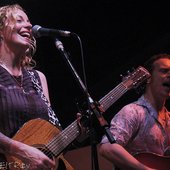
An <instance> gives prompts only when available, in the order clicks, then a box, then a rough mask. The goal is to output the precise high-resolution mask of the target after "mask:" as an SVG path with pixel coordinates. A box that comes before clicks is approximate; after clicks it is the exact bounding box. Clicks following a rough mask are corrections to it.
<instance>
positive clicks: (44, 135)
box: [6, 119, 74, 170]
mask: <svg viewBox="0 0 170 170" xmlns="http://www.w3.org/2000/svg"><path fill="white" fill-rule="evenodd" d="M59 133H60V130H59V129H58V128H57V127H55V126H53V125H52V124H50V123H49V122H48V121H46V120H43V119H33V120H30V121H28V122H27V123H25V124H24V125H23V126H22V127H21V129H20V130H19V131H18V132H17V133H16V134H15V136H14V137H13V138H12V139H14V140H17V141H20V142H22V143H25V144H27V145H30V146H34V147H36V148H38V149H40V150H41V148H44V146H45V145H47V144H48V143H49V142H50V141H51V139H53V138H54V137H55V136H56V135H58V134H59ZM52 158H53V159H55V160H56V168H55V169H56V170H74V169H73V167H72V166H71V165H70V164H69V163H68V162H67V161H66V160H65V159H64V157H63V155H62V154H60V155H59V156H57V157H53V156H52ZM6 159H7V162H8V165H9V164H10V170H15V169H23V166H24V167H26V169H29V165H26V164H24V163H23V162H21V161H20V160H18V159H17V158H15V157H12V156H6ZM63 165H64V166H63Z"/></svg>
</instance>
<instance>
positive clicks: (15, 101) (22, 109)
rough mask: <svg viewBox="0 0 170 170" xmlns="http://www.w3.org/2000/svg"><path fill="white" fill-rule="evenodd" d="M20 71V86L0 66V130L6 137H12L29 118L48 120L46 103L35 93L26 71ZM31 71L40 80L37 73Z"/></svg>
mask: <svg viewBox="0 0 170 170" xmlns="http://www.w3.org/2000/svg"><path fill="white" fill-rule="evenodd" d="M22 72H23V78H22V79H21V83H22V88H21V87H20V86H19V83H18V82H17V81H16V79H15V78H14V77H13V76H11V75H10V74H9V73H8V71H6V70H5V69H4V68H3V67H1V66H0V132H2V133H3V134H5V135H6V136H8V137H13V135H14V134H15V133H16V132H17V131H18V130H19V128H20V127H21V126H22V125H23V124H24V123H25V122H27V121H28V120H30V119H34V118H42V119H45V120H48V111H47V105H46V104H45V103H44V101H43V100H42V99H41V97H40V95H39V94H38V93H37V91H36V89H35V87H34V84H33V83H32V81H31V78H30V77H29V75H28V73H27V71H26V70H25V69H23V70H22ZM33 72H34V74H35V75H36V78H37V79H39V82H40V78H39V76H38V73H37V72H36V71H35V70H33ZM20 78H21V77H20ZM23 89H24V90H23Z"/></svg>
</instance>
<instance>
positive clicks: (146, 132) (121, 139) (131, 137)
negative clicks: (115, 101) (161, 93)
mask: <svg viewBox="0 0 170 170" xmlns="http://www.w3.org/2000/svg"><path fill="white" fill-rule="evenodd" d="M164 109H165V117H164V119H159V118H158V113H157V112H156V110H155V109H154V108H153V107H152V106H151V105H150V103H149V102H148V101H147V100H146V99H145V98H144V96H141V97H140V98H139V99H138V100H137V101H136V102H134V103H130V104H128V105H126V106H124V107H123V108H122V109H121V110H120V111H119V112H118V113H117V114H116V115H115V116H114V117H113V119H112V120H111V124H110V131H111V133H112V134H113V137H114V138H115V141H116V143H118V144H120V145H122V146H123V147H124V148H125V149H126V150H127V151H128V152H129V153H131V154H132V155H135V154H137V153H141V152H152V153H156V154H160V155H170V112H168V111H167V110H166V108H164ZM107 142H109V140H108V139H107V137H106V136H103V138H102V141H101V143H107Z"/></svg>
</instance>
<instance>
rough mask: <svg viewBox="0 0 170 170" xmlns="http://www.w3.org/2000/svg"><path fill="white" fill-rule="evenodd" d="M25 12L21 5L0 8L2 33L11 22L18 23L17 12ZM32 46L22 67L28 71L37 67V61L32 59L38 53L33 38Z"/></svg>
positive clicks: (22, 62)
mask: <svg viewBox="0 0 170 170" xmlns="http://www.w3.org/2000/svg"><path fill="white" fill-rule="evenodd" d="M18 9H19V10H22V11H24V12H25V10H24V9H23V8H22V7H21V6H20V5H19V4H12V5H6V6H2V7H0V31H2V30H3V29H5V27H6V26H7V25H8V24H9V22H13V23H15V22H16V19H15V17H14V15H13V12H14V11H15V10H18ZM31 40H32V41H31V46H30V47H29V49H27V50H26V53H25V56H24V57H23V59H22V61H21V65H22V66H23V67H25V68H27V69H31V68H33V67H35V66H36V62H35V60H33V59H32V57H33V55H34V54H35V52H36V40H35V38H34V37H33V36H32V39H31Z"/></svg>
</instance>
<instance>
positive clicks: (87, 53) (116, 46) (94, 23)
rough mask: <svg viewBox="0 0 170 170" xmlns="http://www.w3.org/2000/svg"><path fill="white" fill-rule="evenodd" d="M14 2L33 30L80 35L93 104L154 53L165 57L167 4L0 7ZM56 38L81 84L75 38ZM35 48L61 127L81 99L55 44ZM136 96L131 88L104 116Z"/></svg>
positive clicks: (62, 2)
mask: <svg viewBox="0 0 170 170" xmlns="http://www.w3.org/2000/svg"><path fill="white" fill-rule="evenodd" d="M15 2H17V3H19V4H20V5H21V6H22V7H23V8H24V9H25V10H26V12H27V14H28V16H29V18H30V20H31V22H32V24H33V25H41V26H42V27H46V28H55V29H61V30H68V31H71V32H74V33H76V34H77V35H79V37H80V39H81V42H82V46H83V54H84V65H85V72H86V83H87V86H88V91H89V93H90V95H91V96H92V98H93V99H94V100H97V101H98V100H99V99H100V98H102V97H103V96H104V95H105V94H107V93H108V92H109V91H110V90H111V89H113V88H114V87H115V86H116V85H117V84H119V83H120V82H121V81H122V79H121V77H120V74H123V75H127V71H128V70H130V71H131V69H132V68H136V67H138V66H139V65H143V63H144V62H145V61H146V60H147V59H148V58H149V57H150V56H151V55H153V54H157V53H169V52H170V10H169V9H170V2H166V3H163V2H161V3H159V2H154V1H152V2H150V4H148V3H141V2H140V1H138V2H135V1H114V0H105V1H104V0H103V1H99V0H91V1H84V0H81V1H80V0H79V1H78V0H48V1H45V0H44V1H43V0H20V1H19V0H18V1H9V0H4V1H2V0H1V5H6V4H9V3H15ZM59 39H60V40H61V41H62V42H63V45H64V47H65V50H66V51H67V52H68V53H69V54H70V60H71V62H72V64H73V66H74V67H75V69H76V70H77V72H78V74H79V76H80V77H81V79H82V80H83V82H84V76H83V65H82V60H83V59H82V56H81V52H80V44H79V41H78V39H76V38H75V37H70V38H64V37H59ZM37 46H38V47H37V52H36V55H35V57H34V59H35V60H36V61H37V69H38V70H40V71H42V72H43V73H44V74H45V75H46V77H47V80H48V86H49V92H50V98H51V103H52V106H53V109H54V110H55V112H56V114H57V116H58V117H59V119H60V122H61V123H62V126H63V128H65V127H67V126H68V125H69V124H70V123H71V122H73V121H74V120H75V119H76V113H77V112H78V107H77V104H76V103H77V102H78V103H79V106H82V105H83V104H82V103H83V101H85V100H84V96H85V95H84V93H83V92H82V89H81V88H80V86H79V84H78V83H77V82H76V80H75V78H74V77H73V75H72V73H71V71H70V69H69V67H68V65H67V64H66V62H65V61H64V59H63V57H62V55H61V54H60V53H59V52H58V50H57V49H56V47H55V45H54V40H53V39H52V38H50V37H41V38H39V39H37ZM138 96H139V94H137V93H136V91H135V90H134V89H132V90H130V91H128V92H127V93H126V94H124V95H123V96H122V97H121V98H120V99H119V100H118V101H117V102H116V103H114V104H113V105H112V106H111V107H110V108H109V109H108V110H107V111H106V113H105V114H104V116H105V117H106V120H108V121H109V120H110V118H111V117H112V116H113V115H114V114H115V113H116V112H117V111H118V110H119V109H120V108H121V107H122V106H123V105H125V104H126V103H129V102H131V101H133V100H134V99H136V98H137V97H138ZM94 124H95V123H94Z"/></svg>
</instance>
